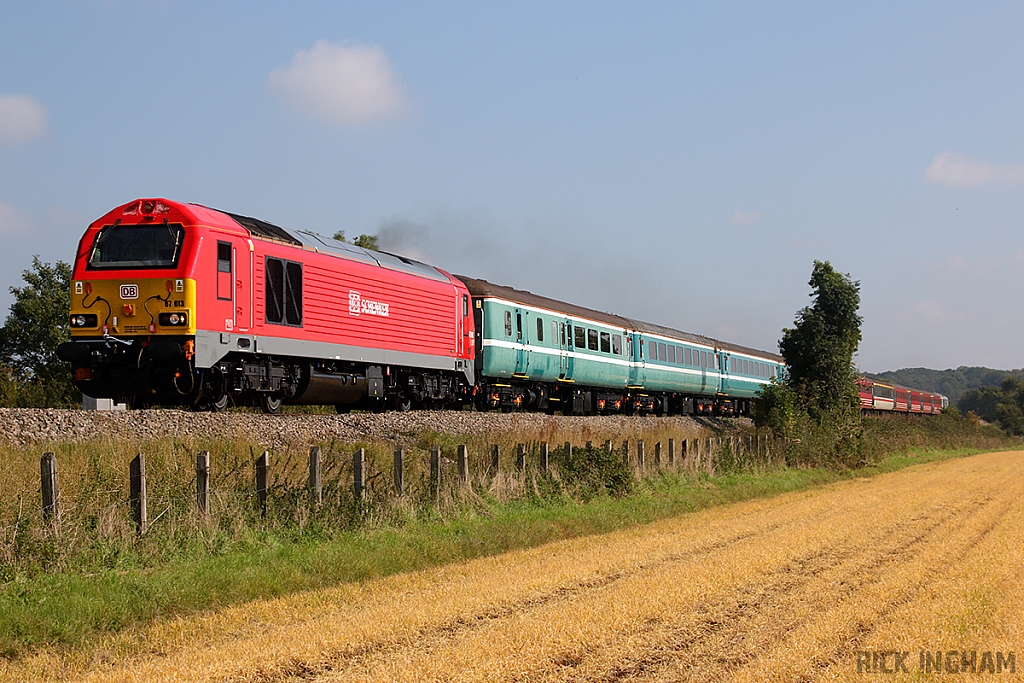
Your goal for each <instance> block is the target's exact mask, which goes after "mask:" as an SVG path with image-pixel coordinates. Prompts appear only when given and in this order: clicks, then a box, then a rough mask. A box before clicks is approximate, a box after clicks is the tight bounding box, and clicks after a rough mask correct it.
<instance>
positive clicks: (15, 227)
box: [0, 202, 32, 235]
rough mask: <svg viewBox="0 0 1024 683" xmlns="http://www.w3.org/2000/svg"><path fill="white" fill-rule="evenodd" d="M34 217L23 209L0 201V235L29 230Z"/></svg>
mask: <svg viewBox="0 0 1024 683" xmlns="http://www.w3.org/2000/svg"><path fill="white" fill-rule="evenodd" d="M31 226H32V217H31V216H29V215H28V214H27V213H25V212H24V211H22V210H21V209H19V208H17V207H14V206H11V205H10V204H4V203H3V202H0V235H14V234H18V233H23V232H28V230H29V228H30V227H31Z"/></svg>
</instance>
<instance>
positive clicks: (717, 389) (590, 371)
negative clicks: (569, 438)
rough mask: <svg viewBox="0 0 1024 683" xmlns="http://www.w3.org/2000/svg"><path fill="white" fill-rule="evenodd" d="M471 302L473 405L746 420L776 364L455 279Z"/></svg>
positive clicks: (779, 364)
mask: <svg viewBox="0 0 1024 683" xmlns="http://www.w3.org/2000/svg"><path fill="white" fill-rule="evenodd" d="M459 279H460V280H461V281H462V282H463V283H465V285H466V288H467V289H468V290H469V292H470V294H471V296H472V299H473V314H474V319H475V323H476V325H475V328H476V335H477V338H476V354H477V358H476V368H477V374H478V377H477V382H476V392H477V395H476V404H477V407H478V408H480V409H484V410H486V409H502V410H514V409H519V408H530V409H534V410H546V411H548V412H555V411H561V412H564V413H565V414H592V413H634V414H636V413H639V414H657V415H673V414H680V415H685V414H700V415H711V414H718V415H736V414H749V412H750V405H751V399H753V397H754V396H755V394H756V393H757V392H758V390H760V388H761V387H762V386H764V385H765V384H767V383H768V382H770V381H771V379H772V378H773V377H778V376H781V374H782V372H783V370H784V367H785V366H784V361H783V359H782V358H781V357H780V356H778V355H776V354H772V353H768V352H765V351H757V350H755V349H749V348H745V347H742V346H737V345H735V344H728V343H725V342H721V341H718V340H716V339H712V338H710V337H705V336H701V335H696V334H691V333H688V332H681V331H679V330H675V329H672V328H669V327H662V326H660V325H652V324H650V323H645V322H641V321H638V320H631V319H629V318H623V317H621V316H617V315H613V314H611V313H603V312H601V311H594V310H591V309H588V308H583V307H581V306H576V305H574V304H568V303H564V302H561V301H556V300H554V299H549V298H546V297H542V296H538V295H536V294H532V293H530V292H525V291H521V290H517V289H513V288H511V287H504V286H501V285H495V284H491V283H490V282H487V281H485V280H476V279H473V278H468V277H462V276H459Z"/></svg>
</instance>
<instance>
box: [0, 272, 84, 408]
mask: <svg viewBox="0 0 1024 683" xmlns="http://www.w3.org/2000/svg"><path fill="white" fill-rule="evenodd" d="M21 276H22V279H24V281H25V283H26V284H25V286H24V287H11V294H13V295H14V303H12V304H11V308H10V313H9V314H8V316H7V320H6V321H5V322H4V325H3V327H2V328H0V361H2V362H3V364H4V365H6V366H7V370H8V372H9V375H8V379H9V380H10V381H13V382H15V383H16V384H18V385H20V389H21V391H20V393H21V394H22V397H21V399H20V400H18V401H17V402H18V403H19V404H22V405H24V404H26V403H32V404H36V405H46V406H58V405H59V406H66V405H69V404H71V403H72V402H74V401H75V400H76V399H77V396H78V394H79V392H78V391H77V390H76V389H75V387H74V385H73V384H72V383H71V372H70V370H69V369H68V366H67V365H66V364H65V363H64V362H62V361H61V360H60V359H59V358H57V347H58V346H59V345H60V344H61V343H63V342H66V341H67V340H68V339H69V338H70V333H69V329H68V328H69V324H68V313H69V311H70V308H71V294H70V284H71V266H69V265H68V264H67V263H64V262H63V261H57V263H56V264H55V265H53V266H51V265H50V264H49V263H43V262H42V261H40V260H39V257H38V256H33V257H32V270H25V271H22V274H21Z"/></svg>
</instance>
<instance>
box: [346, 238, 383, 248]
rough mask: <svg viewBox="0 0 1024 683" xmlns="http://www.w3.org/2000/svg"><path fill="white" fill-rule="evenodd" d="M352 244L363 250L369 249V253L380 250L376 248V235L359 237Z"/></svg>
mask: <svg viewBox="0 0 1024 683" xmlns="http://www.w3.org/2000/svg"><path fill="white" fill-rule="evenodd" d="M352 244H354V245H356V246H357V247H362V248H363V249H369V250H370V251H380V248H379V247H378V246H377V236H376V235H360V236H359V237H357V238H356V239H355V241H354V242H352Z"/></svg>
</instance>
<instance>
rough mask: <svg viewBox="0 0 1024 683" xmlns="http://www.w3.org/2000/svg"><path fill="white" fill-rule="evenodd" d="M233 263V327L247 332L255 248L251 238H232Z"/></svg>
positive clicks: (250, 325) (249, 323)
mask: <svg viewBox="0 0 1024 683" xmlns="http://www.w3.org/2000/svg"><path fill="white" fill-rule="evenodd" d="M232 250H233V253H232V256H233V257H234V264H235V300H234V302H233V303H234V306H235V327H236V329H237V330H238V331H239V332H242V333H247V332H249V330H250V329H251V328H252V306H253V300H252V266H253V263H252V261H253V257H254V251H255V248H254V247H253V243H252V240H248V239H245V240H232Z"/></svg>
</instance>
